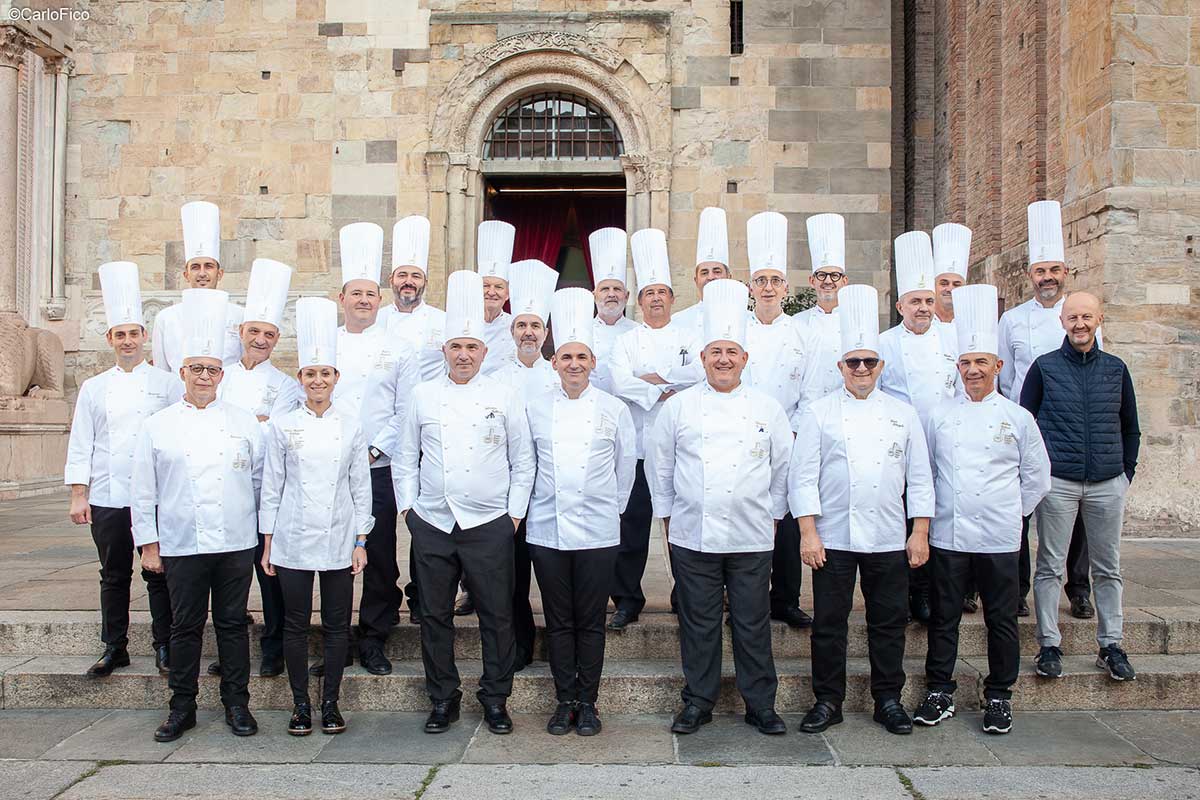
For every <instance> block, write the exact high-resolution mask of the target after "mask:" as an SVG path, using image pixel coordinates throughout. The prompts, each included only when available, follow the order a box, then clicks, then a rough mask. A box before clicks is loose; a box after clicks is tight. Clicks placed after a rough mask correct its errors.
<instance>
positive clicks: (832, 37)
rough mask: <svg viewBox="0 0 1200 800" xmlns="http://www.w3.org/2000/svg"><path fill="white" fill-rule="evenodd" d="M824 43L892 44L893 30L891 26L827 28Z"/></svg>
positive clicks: (824, 32) (824, 31)
mask: <svg viewBox="0 0 1200 800" xmlns="http://www.w3.org/2000/svg"><path fill="white" fill-rule="evenodd" d="M822 33H823V34H824V38H823V39H822V41H824V42H825V43H826V44H891V43H892V30H891V27H890V26H887V27H882V28H840V27H838V28H825V29H824V30H823V31H822Z"/></svg>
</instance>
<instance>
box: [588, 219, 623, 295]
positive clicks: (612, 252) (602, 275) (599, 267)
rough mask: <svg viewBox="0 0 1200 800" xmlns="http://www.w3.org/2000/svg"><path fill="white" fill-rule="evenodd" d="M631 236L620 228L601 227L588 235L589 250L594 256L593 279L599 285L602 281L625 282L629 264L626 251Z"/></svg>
mask: <svg viewBox="0 0 1200 800" xmlns="http://www.w3.org/2000/svg"><path fill="white" fill-rule="evenodd" d="M628 246H629V237H628V236H626V235H625V231H623V230H621V229H620V228H600V229H599V230H596V231H592V235H591V236H589V237H588V250H589V252H590V253H591V257H592V279H593V280H594V281H595V283H596V285H597V286H599V285H600V282H601V281H620V282H621V284H622V285H624V284H625V274H626V273H625V269H626V264H627V259H626V251H627V250H628Z"/></svg>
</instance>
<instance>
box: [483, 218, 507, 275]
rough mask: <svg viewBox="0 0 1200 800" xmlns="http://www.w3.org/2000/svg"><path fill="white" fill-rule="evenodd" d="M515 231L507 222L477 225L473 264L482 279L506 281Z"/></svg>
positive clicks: (493, 221) (494, 221) (490, 220)
mask: <svg viewBox="0 0 1200 800" xmlns="http://www.w3.org/2000/svg"><path fill="white" fill-rule="evenodd" d="M516 238H517V229H516V228H514V227H513V226H512V225H509V224H508V223H507V222H501V221H500V220H498V219H489V220H487V221H486V222H481V223H479V244H478V246H477V247H476V248H475V263H476V265H478V267H479V275H480V276H481V277H484V278H500V279H501V280H503V281H507V280H508V267H509V264H511V263H512V254H513V242H514V241H516Z"/></svg>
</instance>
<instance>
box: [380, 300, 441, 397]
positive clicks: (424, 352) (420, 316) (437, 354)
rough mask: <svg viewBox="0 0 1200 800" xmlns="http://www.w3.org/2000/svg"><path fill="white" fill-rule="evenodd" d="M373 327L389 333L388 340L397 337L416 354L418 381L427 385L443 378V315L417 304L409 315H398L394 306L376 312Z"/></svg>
mask: <svg viewBox="0 0 1200 800" xmlns="http://www.w3.org/2000/svg"><path fill="white" fill-rule="evenodd" d="M375 324H376V325H381V326H382V327H384V328H386V329H387V330H388V331H389V335H390V336H393V337H395V336H400V337H402V338H404V339H407V340H408V341H410V342H412V346H413V348H414V349H415V350H416V351H417V352H418V353H419V363H420V372H421V380H423V381H431V380H433V379H434V378H438V377H441V376H442V375H444V374H446V354H445V353H443V352H442V345H443V344H445V343H446V334H445V331H446V312H445V311H442V310H441V309H440V308H434V307H433V306H431V305H429V304H428V303H421V304H420V305H418V306H417V307H416V308H414V309H413V310H412V311H406V312H402V311H400V310H399V309H397V308H396V304H395V303H388V304H387V306H385V307H384V308H381V309H379V316H378V317H376V318H375Z"/></svg>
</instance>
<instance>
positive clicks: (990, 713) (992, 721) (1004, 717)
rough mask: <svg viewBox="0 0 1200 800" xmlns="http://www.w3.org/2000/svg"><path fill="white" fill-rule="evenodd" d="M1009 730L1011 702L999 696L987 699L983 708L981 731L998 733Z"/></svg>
mask: <svg viewBox="0 0 1200 800" xmlns="http://www.w3.org/2000/svg"><path fill="white" fill-rule="evenodd" d="M1011 730H1012V703H1010V702H1009V701H1007V700H1000V699H999V698H993V699H991V700H988V701H987V708H985V709H984V710H983V732H984V733H993V734H997V735H999V734H1003V733H1008V732H1009V731H1011Z"/></svg>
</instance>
